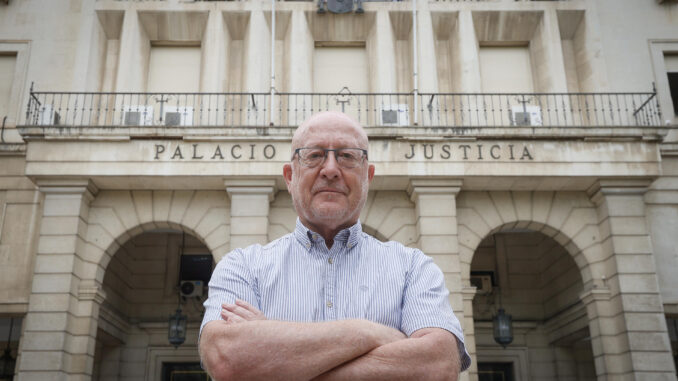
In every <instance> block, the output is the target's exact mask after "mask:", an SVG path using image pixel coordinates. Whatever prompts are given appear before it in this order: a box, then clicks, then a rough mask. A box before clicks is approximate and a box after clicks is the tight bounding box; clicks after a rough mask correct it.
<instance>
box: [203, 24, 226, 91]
mask: <svg viewBox="0 0 678 381" xmlns="http://www.w3.org/2000/svg"><path fill="white" fill-rule="evenodd" d="M225 36H226V34H225V31H224V18H223V16H222V15H221V12H209V16H208V18H207V28H206V29H205V37H204V45H203V48H202V60H201V61H202V75H201V76H200V91H202V92H223V91H226V90H227V89H226V70H224V67H226V66H227V63H226V50H227V48H228V42H227V41H226V38H225Z"/></svg>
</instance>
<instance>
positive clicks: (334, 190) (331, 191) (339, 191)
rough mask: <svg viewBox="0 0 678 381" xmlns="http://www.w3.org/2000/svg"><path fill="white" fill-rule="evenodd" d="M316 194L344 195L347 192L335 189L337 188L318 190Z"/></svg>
mask: <svg viewBox="0 0 678 381" xmlns="http://www.w3.org/2000/svg"><path fill="white" fill-rule="evenodd" d="M314 193H315V194H318V193H339V194H344V193H345V192H344V191H342V190H340V189H335V188H318V189H316V190H315V192H314Z"/></svg>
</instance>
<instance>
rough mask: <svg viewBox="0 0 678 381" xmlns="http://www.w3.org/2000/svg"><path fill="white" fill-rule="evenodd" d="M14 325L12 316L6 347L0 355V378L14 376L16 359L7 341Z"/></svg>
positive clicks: (10, 337) (10, 378)
mask: <svg viewBox="0 0 678 381" xmlns="http://www.w3.org/2000/svg"><path fill="white" fill-rule="evenodd" d="M13 325H14V318H10V319H9V335H7V347H6V348H5V352H4V353H3V354H2V356H1V357H0V380H12V379H13V378H14V367H15V366H16V359H15V358H13V357H12V350H11V348H10V346H9V343H10V342H11V341H12V328H13Z"/></svg>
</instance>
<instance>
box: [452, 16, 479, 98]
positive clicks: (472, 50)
mask: <svg viewBox="0 0 678 381" xmlns="http://www.w3.org/2000/svg"><path fill="white" fill-rule="evenodd" d="M457 31H458V33H457V36H456V37H455V38H456V39H457V41H456V44H455V45H456V46H457V52H456V53H457V54H459V63H458V65H459V74H460V75H459V76H457V77H456V78H455V79H456V80H457V83H458V84H457V85H456V86H457V88H456V89H455V91H458V92H466V93H479V92H481V91H482V89H481V87H480V84H481V82H480V59H479V56H478V38H477V37H476V31H475V29H474V28H473V16H472V15H471V11H469V10H462V11H459V16H458V18H457Z"/></svg>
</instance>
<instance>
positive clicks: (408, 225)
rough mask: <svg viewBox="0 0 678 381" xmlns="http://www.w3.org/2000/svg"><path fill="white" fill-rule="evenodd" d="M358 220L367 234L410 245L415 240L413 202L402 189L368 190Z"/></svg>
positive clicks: (414, 242)
mask: <svg viewBox="0 0 678 381" xmlns="http://www.w3.org/2000/svg"><path fill="white" fill-rule="evenodd" d="M360 221H361V222H362V224H363V226H364V227H365V228H366V229H365V231H366V233H368V234H372V235H374V236H375V237H377V238H379V239H382V240H386V241H398V242H400V243H402V244H403V245H407V246H412V245H414V244H416V242H417V228H416V221H417V219H416V213H415V206H414V203H413V202H412V201H411V200H410V197H409V196H408V195H407V193H406V192H403V191H374V192H370V193H369V194H368V196H367V201H366V202H365V207H364V208H363V210H362V213H361V214H360Z"/></svg>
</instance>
